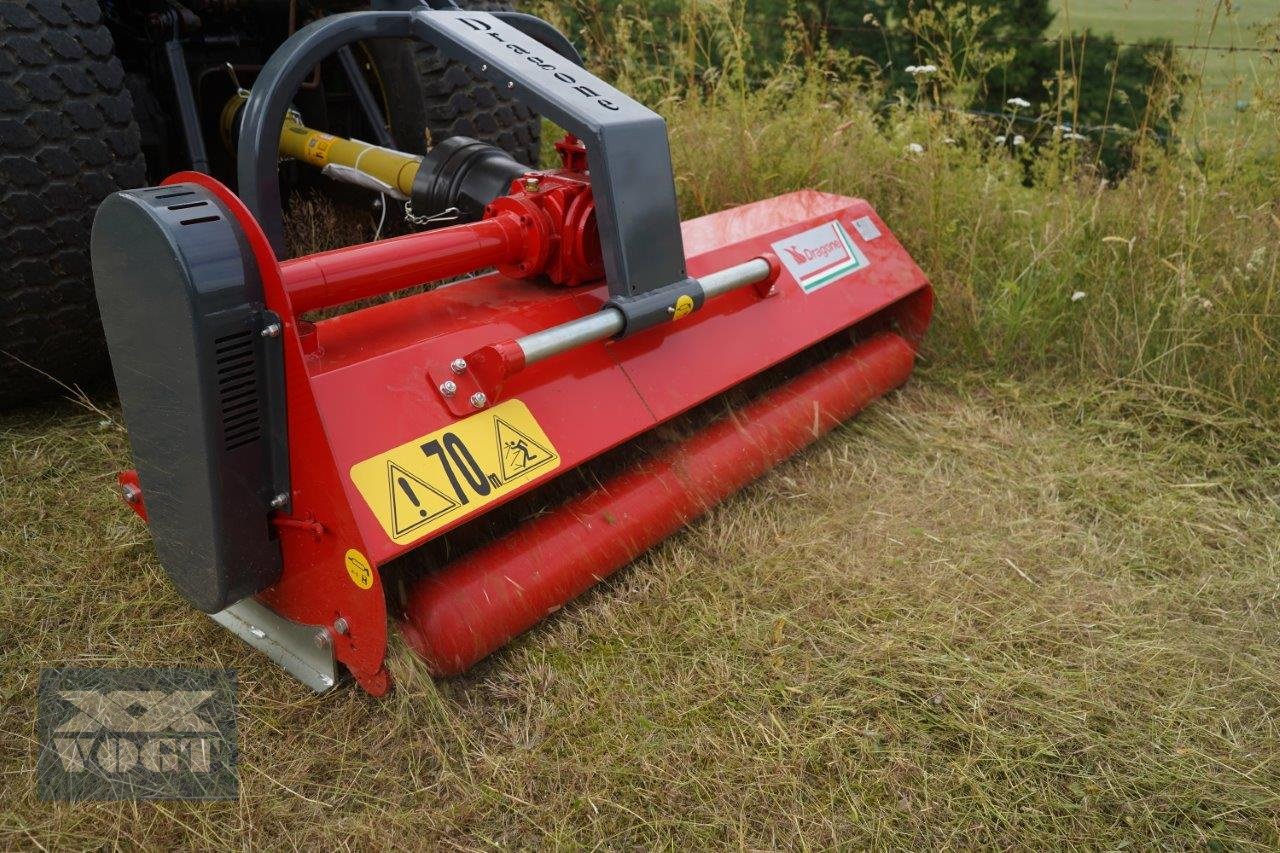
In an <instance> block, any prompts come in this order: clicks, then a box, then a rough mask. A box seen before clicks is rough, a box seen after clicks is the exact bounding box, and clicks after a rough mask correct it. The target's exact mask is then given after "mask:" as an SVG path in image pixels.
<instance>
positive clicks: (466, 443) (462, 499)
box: [351, 400, 560, 545]
mask: <svg viewBox="0 0 1280 853" xmlns="http://www.w3.org/2000/svg"><path fill="white" fill-rule="evenodd" d="M559 467H560V456H559V454H557V453H556V449H555V447H553V446H552V444H551V440H550V439H548V438H547V435H546V433H544V432H543V431H542V427H540V426H539V425H538V422H537V421H536V420H534V417H533V414H532V413H531V412H530V411H529V407H528V406H526V405H525V404H524V403H522V402H520V401H519V400H508V401H507V402H505V403H501V404H499V405H497V406H494V407H493V408H492V409H489V410H488V411H485V412H481V413H480V414H478V415H472V416H471V417H469V418H467V419H466V420H462V421H458V422H457V423H455V424H452V425H451V426H448V427H446V428H444V429H441V430H437V431H435V432H433V433H430V434H428V435H424V436H422V437H421V438H416V439H414V440H413V441H410V442H407V443H405V444H402V445H400V446H399V447H395V448H392V449H391V450H388V451H386V452H385V453H380V454H378V455H377V456H374V457H372V458H370V459H366V460H364V461H363V462H357V463H356V464H355V465H353V466H351V482H352V483H354V484H355V487H356V489H357V490H358V491H359V492H360V495H361V497H363V498H364V500H365V503H367V504H368V505H369V509H370V510H372V511H373V514H374V516H375V517H376V518H377V519H378V522H379V523H380V524H381V525H382V529H383V530H385V531H386V533H387V537H388V538H390V539H391V541H392V542H395V543H396V544H397V545H406V544H409V543H411V542H416V541H418V540H419V539H423V538H426V537H427V536H429V535H430V534H432V533H434V532H435V531H437V530H439V529H440V528H442V527H445V526H446V525H449V524H452V523H454V522H455V521H458V520H459V519H461V518H465V517H466V516H468V515H471V514H472V513H474V512H476V511H477V510H480V509H482V508H484V507H485V506H486V505H487V504H490V503H492V502H493V501H495V500H497V499H499V498H500V497H502V496H503V495H506V494H508V493H510V492H512V491H515V490H516V489H518V488H520V487H521V486H524V485H526V484H528V483H531V482H533V481H535V480H539V479H541V478H542V477H545V476H546V475H547V474H550V473H551V472H552V471H554V470H555V469H556V468H559Z"/></svg>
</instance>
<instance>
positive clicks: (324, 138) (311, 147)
mask: <svg viewBox="0 0 1280 853" xmlns="http://www.w3.org/2000/svg"><path fill="white" fill-rule="evenodd" d="M335 139H336V137H333V136H330V135H329V134H327V133H314V134H312V135H311V138H310V139H308V140H307V159H309V160H314V161H316V163H318V164H320V165H324V164H325V163H327V162H328V160H329V149H330V148H332V147H333V143H334V141H335Z"/></svg>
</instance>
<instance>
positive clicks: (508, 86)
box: [507, 81, 516, 89]
mask: <svg viewBox="0 0 1280 853" xmlns="http://www.w3.org/2000/svg"><path fill="white" fill-rule="evenodd" d="M515 87H516V84H515V83H514V82H512V81H508V82H507V88H508V89H514V88H515Z"/></svg>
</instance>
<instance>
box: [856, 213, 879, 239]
mask: <svg viewBox="0 0 1280 853" xmlns="http://www.w3.org/2000/svg"><path fill="white" fill-rule="evenodd" d="M853 230H854V231H857V232H858V236H859V237H861V238H862V239H863V240H866V241H867V242H868V243H869V242H871V241H872V240H874V239H876V238H877V237H879V236H880V229H879V228H877V227H876V224H875V223H874V222H872V221H871V217H870V216H863V217H860V218H858V219H855V220H853Z"/></svg>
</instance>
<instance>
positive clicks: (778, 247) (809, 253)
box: [773, 222, 870, 293]
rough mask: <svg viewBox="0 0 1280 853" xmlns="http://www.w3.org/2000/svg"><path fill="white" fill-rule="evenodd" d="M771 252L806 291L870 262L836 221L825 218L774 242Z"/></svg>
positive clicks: (839, 277) (841, 276) (868, 264)
mask: <svg viewBox="0 0 1280 853" xmlns="http://www.w3.org/2000/svg"><path fill="white" fill-rule="evenodd" d="M773 252H774V254H776V255H777V256H778V258H779V259H781V261H782V265H783V266H785V267H786V268H787V272H789V273H791V275H792V276H794V277H795V280H796V283H797V284H799V285H800V289H801V290H803V291H804V292H805V293H813V292H814V291H815V290H819V289H821V288H823V287H826V286H827V285H828V284H831V283H833V282H835V281H839V280H840V279H841V278H844V277H845V276H846V275H848V274H849V273H852V272H857V271H858V270H860V269H865V268H866V267H868V266H870V263H869V262H868V261H867V256H866V255H864V254H862V250H861V249H859V248H858V247H857V245H855V244H854V242H853V240H851V239H850V238H849V235H848V233H847V232H846V231H845V230H844V227H843V226H842V225H841V224H840V223H839V222H828V223H827V224H825V225H819V226H818V227H817V228H810V229H809V230H808V231H805V232H804V233H802V234H797V235H795V236H794V237H788V238H787V239H785V240H780V241H778V242H777V243H774V244H773Z"/></svg>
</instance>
